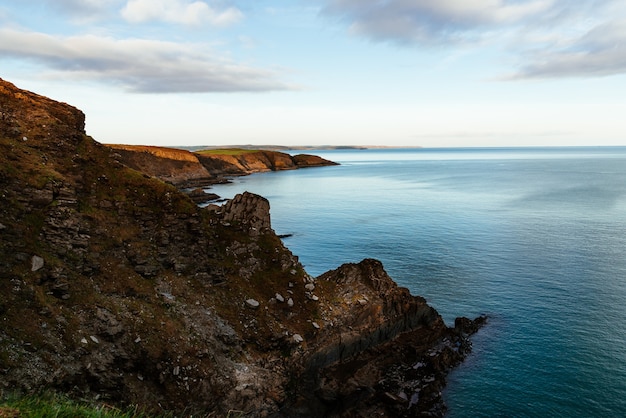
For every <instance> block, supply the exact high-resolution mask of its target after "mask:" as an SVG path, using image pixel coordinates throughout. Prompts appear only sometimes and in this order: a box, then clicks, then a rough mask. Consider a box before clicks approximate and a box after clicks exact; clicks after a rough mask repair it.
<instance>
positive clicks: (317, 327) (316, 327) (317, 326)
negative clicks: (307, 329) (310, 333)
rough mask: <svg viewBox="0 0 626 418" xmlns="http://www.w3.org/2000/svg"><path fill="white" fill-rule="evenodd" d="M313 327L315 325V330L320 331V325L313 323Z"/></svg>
mask: <svg viewBox="0 0 626 418" xmlns="http://www.w3.org/2000/svg"><path fill="white" fill-rule="evenodd" d="M311 325H313V328H315V329H320V324H318V323H317V322H312V323H311Z"/></svg>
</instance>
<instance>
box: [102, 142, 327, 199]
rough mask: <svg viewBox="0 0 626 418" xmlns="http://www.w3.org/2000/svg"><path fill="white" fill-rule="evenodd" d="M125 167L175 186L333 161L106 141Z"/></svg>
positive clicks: (202, 184)
mask: <svg viewBox="0 0 626 418" xmlns="http://www.w3.org/2000/svg"><path fill="white" fill-rule="evenodd" d="M107 146H109V147H111V148H113V149H114V150H115V151H116V153H117V156H118V158H119V159H120V161H121V162H123V163H124V164H125V165H127V166H128V167H131V168H134V169H135V170H138V171H141V172H143V173H145V174H147V175H150V176H153V177H157V178H159V179H161V180H163V181H165V182H168V183H171V184H173V185H175V186H176V187H178V188H179V189H190V188H198V187H206V186H208V185H210V184H215V183H222V182H224V181H226V179H227V178H228V177H234V176H245V175H248V174H252V173H259V172H265V171H280V170H295V169H298V168H306V167H321V166H329V165H336V163H334V162H332V161H328V160H325V159H323V158H320V157H318V156H315V155H308V154H298V155H294V156H292V155H289V154H286V153H283V152H278V151H269V150H250V149H214V150H204V151H197V152H191V151H186V150H181V149H175V148H165V147H154V146H143V145H115V144H110V145H107Z"/></svg>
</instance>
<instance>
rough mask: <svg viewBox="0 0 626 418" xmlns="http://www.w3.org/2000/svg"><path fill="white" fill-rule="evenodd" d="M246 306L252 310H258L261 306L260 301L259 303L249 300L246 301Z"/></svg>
mask: <svg viewBox="0 0 626 418" xmlns="http://www.w3.org/2000/svg"><path fill="white" fill-rule="evenodd" d="M246 305H247V306H248V307H249V308H252V309H257V308H258V307H259V306H260V305H261V304H260V303H259V301H258V300H255V299H247V300H246Z"/></svg>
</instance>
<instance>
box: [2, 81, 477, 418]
mask: <svg viewBox="0 0 626 418" xmlns="http://www.w3.org/2000/svg"><path fill="white" fill-rule="evenodd" d="M0 99H1V100H2V102H1V103H2V105H3V112H5V113H4V115H5V116H4V117H3V118H2V119H1V120H0V147H1V148H2V150H3V152H2V153H0V162H1V164H0V181H1V182H2V183H1V185H2V190H3V193H4V197H6V202H7V205H5V206H4V207H3V209H2V212H1V213H0V235H1V236H2V240H0V255H1V257H2V259H3V260H5V261H6V263H3V264H2V265H1V266H0V273H1V275H2V277H5V278H7V280H2V281H0V286H1V289H0V290H1V291H2V294H3V295H5V298H4V299H3V300H2V301H1V303H0V314H1V315H2V316H3V324H4V326H3V327H2V328H0V341H1V342H2V343H1V344H0V375H2V380H1V383H0V397H5V396H8V395H13V394H32V393H37V392H40V391H50V392H57V393H63V394H65V395H67V396H69V397H72V398H75V399H91V400H93V401H94V402H95V401H99V402H106V403H108V404H112V405H118V406H124V405H137V406H139V407H140V408H141V409H145V410H148V411H152V412H154V413H155V414H158V413H174V414H189V413H202V414H218V415H220V414H227V413H228V411H232V410H239V411H245V413H247V414H249V415H251V416H317V415H318V412H321V413H322V414H323V415H329V416H349V415H351V414H354V413H360V412H359V411H363V413H369V412H373V411H378V412H380V413H383V414H386V415H387V416H410V415H414V414H415V413H418V412H419V413H422V412H427V413H429V414H431V415H435V416H441V415H442V414H443V413H444V411H445V407H444V406H443V404H442V401H441V399H440V394H439V392H440V391H439V388H441V387H443V385H444V384H445V373H446V372H447V370H449V368H450V367H453V366H454V365H455V364H457V363H458V362H459V361H461V360H462V359H463V358H464V356H465V355H467V352H468V350H469V340H468V339H467V338H468V336H469V334H471V333H472V332H475V330H476V329H477V328H478V327H479V326H480V325H481V324H482V323H484V319H481V318H479V319H477V320H476V321H471V320H469V319H459V321H458V323H457V324H455V327H454V328H449V327H446V325H445V324H444V322H443V320H442V318H441V316H440V315H439V314H438V313H437V311H436V310H434V309H433V308H432V307H430V306H429V305H428V304H426V302H425V300H424V299H423V298H421V297H418V296H412V295H411V294H410V293H409V291H408V290H407V289H405V288H402V287H398V286H397V284H396V283H395V282H393V280H392V279H391V278H390V277H389V276H388V275H387V273H386V272H385V271H384V269H383V267H382V264H381V263H380V262H378V261H376V260H371V259H366V260H363V261H361V262H360V263H357V264H353V263H349V264H344V265H342V266H340V267H338V268H337V269H335V270H332V271H329V272H327V273H325V274H323V275H321V276H319V277H317V278H313V277H311V276H310V275H309V274H308V273H307V272H306V271H305V269H304V267H303V266H302V264H301V263H300V262H299V260H298V258H297V257H296V256H295V255H293V254H292V253H291V251H290V250H289V249H287V248H286V247H285V246H284V245H283V243H282V241H281V239H280V238H279V237H278V236H277V235H276V233H275V232H274V230H273V229H272V226H271V219H270V216H269V202H268V201H267V199H265V198H263V197H261V196H258V195H254V194H251V193H243V194H241V195H238V196H237V197H235V198H234V199H232V200H229V201H228V202H226V204H225V205H224V206H222V207H220V208H210V209H203V208H200V207H198V205H197V204H195V203H194V202H192V201H191V200H190V199H189V197H188V196H187V195H185V194H183V193H181V192H180V191H179V190H178V189H177V188H176V187H174V186H173V185H172V184H170V183H168V182H164V181H163V180H161V179H160V178H159V177H158V176H156V174H155V173H156V172H153V173H146V172H142V171H137V170H135V169H132V168H130V167H128V166H127V165H126V164H124V163H123V161H122V160H123V158H121V155H122V154H121V153H120V150H119V149H114V148H112V147H108V146H103V145H102V144H99V143H98V142H96V141H94V140H93V139H92V138H90V137H89V136H87V135H86V132H85V123H84V122H85V116H84V114H83V113H82V112H81V111H80V110H78V109H76V108H74V107H72V106H70V105H67V104H64V103H59V102H55V101H53V100H51V99H48V98H45V97H42V96H39V95H36V94H34V93H31V92H27V91H24V90H19V89H17V88H16V87H15V86H13V85H12V84H10V83H7V82H4V81H2V80H0ZM33 114H36V115H37V118H33V117H32V115H33ZM159 152H160V151H159ZM140 154H141V155H140V157H146V155H147V154H150V155H148V158H147V159H146V160H149V161H157V164H154V165H152V166H151V167H152V168H153V169H155V170H156V169H163V173H164V174H159V175H163V176H169V177H168V178H170V179H171V178H172V177H171V176H172V175H173V174H176V173H175V169H176V167H183V170H182V171H183V174H184V175H183V176H182V177H185V176H186V175H187V174H189V173H197V171H195V170H196V169H197V168H198V167H199V165H198V164H196V163H195V160H193V158H189V156H188V155H187V154H184V153H176V158H166V159H168V160H171V161H170V163H169V164H170V166H168V167H164V166H163V164H162V160H163V159H162V158H161V157H158V158H159V159H157V160H153V157H154V155H153V154H151V153H146V152H144V150H142V151H141V152H140ZM144 154H146V155H144ZM183 154H184V156H183ZM244 155H248V154H244ZM262 155H263V156H264V157H263V158H267V160H268V161H270V163H271V164H273V167H278V166H280V164H278V163H277V162H278V161H283V159H282V158H283V157H282V156H276V155H275V154H271V155H270V156H268V154H266V153H265V152H263V154H262ZM170 156H171V155H170ZM230 157H232V156H229V158H230ZM195 158H197V159H198V160H200V158H198V157H195ZM272 158H274V160H272ZM235 159H236V160H237V162H238V164H242V165H243V163H245V164H252V163H254V164H256V162H258V161H265V160H262V159H259V158H256V157H255V159H254V160H248V159H246V158H244V159H243V163H242V160H240V159H238V158H235ZM226 160H228V159H226ZM139 161H143V159H140V160H139ZM220 161H224V160H223V159H220ZM290 161H291V160H290ZM187 163H191V164H192V165H191V166H190V165H186V164H187ZM181 164H182V165H181ZM202 167H204V169H205V170H206V171H207V172H209V174H211V172H210V171H209V169H207V168H206V166H204V165H202ZM250 167H251V165H248V168H247V169H249V168H250ZM255 167H256V166H255ZM266 167H267V166H266ZM192 177H193V176H192ZM175 178H178V177H175ZM194 179H196V178H194ZM181 184H182V183H181ZM23 318H32V320H30V321H24V320H23ZM407 362H408V363H407ZM414 362H419V363H420V364H422V363H423V364H424V366H420V367H417V369H423V371H424V373H425V374H423V375H416V374H415V373H414V372H415V370H416V367H415V366H416V364H417V363H414ZM390 372H391V373H392V374H391V375H390V374H389V373H390ZM380 379H386V381H387V382H389V383H388V384H387V385H382V386H381V385H379V383H378V382H380ZM402 393H404V394H405V396H404V397H403V396H402ZM416 393H419V395H417V398H414V395H415V394H416ZM426 394H429V395H428V396H426ZM438 396H439V397H438ZM405 397H406V399H405ZM356 399H361V400H362V401H363V402H354V401H355V400H356ZM402 414H405V415H402Z"/></svg>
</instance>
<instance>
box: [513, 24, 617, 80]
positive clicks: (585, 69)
mask: <svg viewBox="0 0 626 418" xmlns="http://www.w3.org/2000/svg"><path fill="white" fill-rule="evenodd" d="M526 59H527V62H526V63H525V64H524V65H522V68H521V70H520V71H519V72H518V73H517V74H515V75H513V76H512V77H510V78H512V79H524V78H553V77H594V76H609V75H616V74H623V73H626V19H625V20H621V21H611V22H607V23H603V24H600V25H598V26H595V27H594V28H592V29H591V30H589V31H588V32H586V33H585V34H583V35H582V36H580V37H578V38H575V39H572V40H570V41H569V42H568V43H566V44H565V45H563V44H558V45H556V46H555V47H554V48H546V49H542V50H539V51H534V52H533V53H529V54H528V55H527V56H526Z"/></svg>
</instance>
